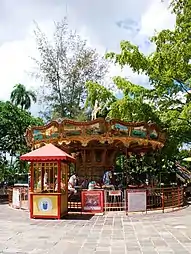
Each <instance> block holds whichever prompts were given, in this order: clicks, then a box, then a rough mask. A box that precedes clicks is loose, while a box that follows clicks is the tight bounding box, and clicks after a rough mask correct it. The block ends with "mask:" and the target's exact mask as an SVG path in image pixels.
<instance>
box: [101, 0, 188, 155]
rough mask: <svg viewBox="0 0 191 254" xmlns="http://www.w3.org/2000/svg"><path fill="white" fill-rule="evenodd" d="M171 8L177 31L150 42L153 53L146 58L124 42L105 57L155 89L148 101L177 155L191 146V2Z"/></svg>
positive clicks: (181, 0)
mask: <svg viewBox="0 0 191 254" xmlns="http://www.w3.org/2000/svg"><path fill="white" fill-rule="evenodd" d="M170 8H171V10H172V12H173V13H174V14H175V15H176V25H175V28H174V30H172V31H171V30H169V29H166V30H163V31H161V32H159V33H157V34H155V35H154V36H153V37H152V38H151V42H152V43H154V44H155V46H156V49H155V51H154V52H153V53H151V54H150V55H144V54H143V53H142V52H140V50H139V48H138V46H136V45H133V44H131V43H130V42H129V41H122V42H121V44H120V46H121V52H120V53H119V54H116V53H114V52H111V53H108V54H107V55H106V57H107V58H109V59H112V60H113V61H114V62H115V63H117V64H119V65H121V66H122V67H124V66H129V67H131V68H132V70H133V71H134V72H137V73H139V74H146V75H147V76H148V78H149V81H150V84H151V85H152V86H153V89H151V90H149V91H148V92H147V100H148V102H149V104H150V105H154V106H155V108H156V110H157V111H158V116H160V121H161V123H162V124H163V127H164V128H165V130H166V132H167V133H168V139H169V140H170V142H172V144H173V145H174V148H175V147H176V149H173V151H174V152H175V150H176V151H177V149H178V148H179V147H180V146H181V145H182V144H183V143H184V142H186V143H188V142H191V128H190V127H191V121H190V112H191V111H190V109H191V94H190V92H189V89H190V88H191V84H190V76H191V64H190V59H191V23H190V14H191V2H190V1H187V0H176V1H175V0H173V1H172V2H171V5H170ZM171 155H172V151H171Z"/></svg>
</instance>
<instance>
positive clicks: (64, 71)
mask: <svg viewBox="0 0 191 254" xmlns="http://www.w3.org/2000/svg"><path fill="white" fill-rule="evenodd" d="M34 32H35V38H36V43H37V48H38V51H39V55H40V58H39V59H34V61H35V63H36V65H37V67H38V70H39V71H38V72H37V73H35V74H36V76H37V77H38V78H42V79H43V80H44V82H45V85H44V86H43V87H42V89H41V93H40V96H41V98H42V100H43V102H44V103H45V104H46V105H47V108H46V109H45V112H43V113H46V114H47V113H48V114H47V116H46V117H47V118H48V117H49V118H52V115H57V116H59V117H68V118H75V117H77V115H78V114H80V113H81V111H82V109H83V107H84V102H85V99H86V95H87V90H86V87H85V83H86V82H87V81H93V82H100V81H102V79H103V78H104V76H105V74H106V72H107V67H108V64H107V61H106V60H105V59H104V58H103V57H101V56H100V55H99V54H98V53H97V52H96V50H95V49H92V48H90V47H88V46H87V42H86V41H84V40H82V39H81V38H80V36H79V35H78V34H77V33H76V32H73V31H71V30H70V29H69V27H68V24H67V20H66V19H64V20H63V21H61V22H59V23H55V32H54V36H53V40H52V43H51V42H50V41H49V40H48V38H47V36H46V35H45V34H44V33H43V32H42V31H41V30H40V28H39V27H38V26H36V29H35V31H34ZM44 115H45V114H44Z"/></svg>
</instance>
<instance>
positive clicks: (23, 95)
mask: <svg viewBox="0 0 191 254" xmlns="http://www.w3.org/2000/svg"><path fill="white" fill-rule="evenodd" d="M10 99H11V102H12V103H13V104H14V105H16V106H20V107H21V109H25V110H28V109H29V108H30V107H31V103H32V101H33V102H34V103H36V94H35V92H33V91H31V90H26V87H25V86H24V85H22V84H16V85H15V86H14V89H13V91H12V93H11V96H10Z"/></svg>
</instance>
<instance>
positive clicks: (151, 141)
mask: <svg viewBox="0 0 191 254" xmlns="http://www.w3.org/2000/svg"><path fill="white" fill-rule="evenodd" d="M26 140H27V144H28V146H29V147H31V149H32V150H34V149H37V148H39V147H41V146H44V145H45V144H49V143H51V144H54V145H55V146H57V147H59V148H60V149H61V150H63V151H65V152H66V153H68V154H71V155H72V156H74V157H75V159H76V164H75V171H76V173H77V174H78V176H79V177H86V178H88V179H91V178H92V179H94V180H100V178H101V177H102V176H103V173H104V172H105V171H106V170H108V169H111V168H112V167H113V166H114V161H115V158H116V156H117V154H119V152H120V153H122V154H124V155H126V156H127V157H128V156H130V155H131V154H132V153H134V154H141V153H143V154H144V153H147V152H149V151H157V150H160V149H161V148H162V147H163V146H164V142H165V133H163V132H161V131H160V130H159V128H158V127H157V125H156V124H152V123H143V122H140V123H127V122H123V121H120V120H109V121H107V120H105V119H102V118H100V119H95V120H93V121H89V122H77V121H73V120H68V119H64V120H62V121H52V122H50V123H49V124H47V125H45V126H36V127H35V126H33V127H30V128H28V129H27V132H26Z"/></svg>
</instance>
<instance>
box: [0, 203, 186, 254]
mask: <svg viewBox="0 0 191 254" xmlns="http://www.w3.org/2000/svg"><path fill="white" fill-rule="evenodd" d="M0 253H7V254H8V253H9V254H11V253H12V254H13V253H14V254H15V253H20V254H24V253H27V254H37V253H38V254H45V253H51V254H54V253H55V254H61V253H63V254H68V253H70V254H82V253H83V254H91V253H94V254H127V253H131V254H138V253H145V254H154V253H155V254H156V253H159V254H160V253H161V254H162V253H163V254H168V253H175V254H186V253H191V207H188V208H186V209H184V210H180V211H177V212H171V213H165V214H162V213H160V214H148V215H140V214H139V215H131V216H126V215H125V214H124V213H120V214H117V213H113V214H110V215H105V216H93V217H85V216H81V215H79V216H78V217H77V218H76V217H75V216H74V215H73V216H70V217H69V218H67V219H65V220H61V221H57V220H30V219H29V216H28V213H27V212H26V211H20V210H13V209H11V208H9V207H8V206H7V205H0Z"/></svg>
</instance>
